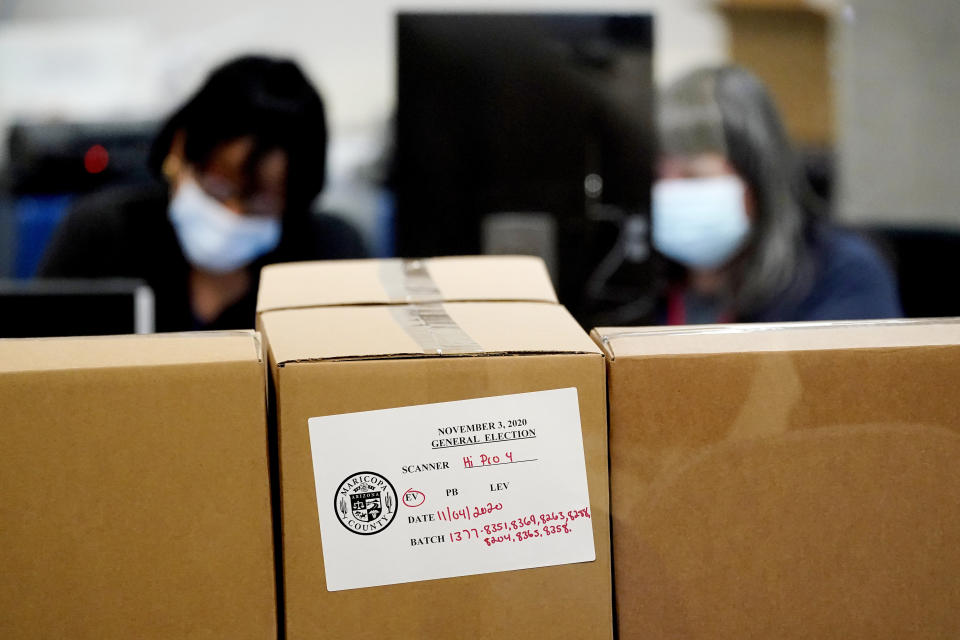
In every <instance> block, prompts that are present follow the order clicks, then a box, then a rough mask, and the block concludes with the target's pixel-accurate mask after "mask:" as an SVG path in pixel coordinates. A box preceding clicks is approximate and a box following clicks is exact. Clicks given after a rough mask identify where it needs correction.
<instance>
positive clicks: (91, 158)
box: [83, 144, 110, 173]
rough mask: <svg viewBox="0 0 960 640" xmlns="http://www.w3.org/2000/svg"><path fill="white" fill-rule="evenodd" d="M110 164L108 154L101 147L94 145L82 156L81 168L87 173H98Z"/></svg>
mask: <svg viewBox="0 0 960 640" xmlns="http://www.w3.org/2000/svg"><path fill="white" fill-rule="evenodd" d="M108 164H110V154H109V153H107V150H106V149H104V148H103V145H99V144H95V145H93V146H92V147H90V148H89V149H87V152H86V153H85V154H83V168H84V169H86V170H87V173H100V172H101V171H103V170H104V169H106V168H107V165H108Z"/></svg>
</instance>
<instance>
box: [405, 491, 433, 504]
mask: <svg viewBox="0 0 960 640" xmlns="http://www.w3.org/2000/svg"><path fill="white" fill-rule="evenodd" d="M426 501H427V496H426V495H424V493H423V491H417V490H416V489H413V488H410V489H407V490H406V491H404V492H403V504H405V505H407V506H408V507H419V506H420V505H422V504H423V503H424V502H426Z"/></svg>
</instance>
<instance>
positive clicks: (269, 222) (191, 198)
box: [39, 56, 365, 331]
mask: <svg viewBox="0 0 960 640" xmlns="http://www.w3.org/2000/svg"><path fill="white" fill-rule="evenodd" d="M326 144H327V131H326V124H325V116H324V108H323V102H322V101H321V99H320V96H319V95H318V94H317V92H316V90H315V89H314V88H313V87H312V86H311V84H310V82H309V81H308V80H307V79H306V77H305V76H304V75H303V73H302V72H301V70H300V69H299V67H298V66H297V65H296V64H295V63H294V62H292V61H290V60H285V59H276V58H268V57H262V56H244V57H241V58H237V59H234V60H232V61H230V62H227V63H226V64H224V65H222V66H220V67H218V68H217V69H215V70H214V71H213V72H212V73H211V74H210V76H209V77H208V78H207V80H206V82H205V83H204V84H203V86H202V87H201V88H200V89H199V90H198V91H197V93H196V94H194V95H193V96H192V97H191V98H190V99H189V100H188V101H187V102H186V103H185V104H184V105H183V106H182V107H181V108H180V109H178V110H177V111H176V112H175V113H174V114H173V115H172V116H170V118H169V119H168V120H167V121H166V123H165V124H164V125H163V126H162V128H161V130H160V132H159V134H158V135H157V137H156V139H155V140H154V142H153V145H152V148H151V151H150V157H149V164H150V168H151V169H152V170H153V172H154V173H155V174H156V175H157V177H158V178H160V179H161V181H162V184H159V185H158V186H157V187H156V188H136V189H121V190H113V191H109V192H106V193H103V194H98V195H95V196H92V197H91V198H89V199H86V200H84V201H81V202H80V203H78V204H77V205H76V206H75V207H73V208H72V210H71V211H70V212H68V214H67V216H66V218H65V219H64V221H63V222H62V223H61V225H60V226H59V228H58V230H57V232H56V233H55V236H54V238H53V240H52V241H51V244H50V247H49V248H48V250H47V253H46V255H45V256H44V259H43V261H42V263H41V267H40V272H39V275H40V276H41V277H61V278H62V277H68V278H69V277H83V278H104V277H131V278H141V279H144V280H146V281H147V283H148V284H149V285H150V286H151V287H152V288H153V290H154V294H155V298H156V327H157V330H158V331H180V330H192V329H234V328H252V327H253V324H254V316H255V307H256V292H257V285H258V278H259V273H260V269H261V267H262V266H263V265H265V264H269V263H273V262H287V261H293V260H306V259H322V258H356V257H364V255H365V251H364V247H363V244H362V241H361V240H360V237H359V234H358V233H357V232H356V231H355V230H354V229H353V227H351V226H350V225H349V224H347V223H346V222H344V221H342V220H340V219H338V218H335V217H333V216H329V215H321V214H313V213H311V203H312V202H313V200H314V199H315V198H316V196H317V195H318V194H319V192H320V190H321V188H322V186H323V180H324V169H325V158H326Z"/></svg>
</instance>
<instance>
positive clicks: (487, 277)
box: [257, 256, 557, 313]
mask: <svg viewBox="0 0 960 640" xmlns="http://www.w3.org/2000/svg"><path fill="white" fill-rule="evenodd" d="M260 278H261V280H260V291H259V295H258V299H257V312H258V313H260V312H263V311H269V310H272V309H292V308H305V307H324V306H333V305H361V304H398V303H406V302H443V301H480V300H488V301H493V300H498V301H506V300H510V301H530V302H553V303H556V302H557V296H556V293H555V292H554V290H553V285H552V284H551V283H550V276H549V274H548V273H547V268H546V266H545V265H544V263H543V260H541V259H540V258H536V257H531V256H463V257H445V258H423V259H418V260H401V259H399V258H396V259H384V260H324V261H319V262H291V263H286V264H275V265H269V266H267V267H265V268H264V269H263V271H262V273H261V276H260Z"/></svg>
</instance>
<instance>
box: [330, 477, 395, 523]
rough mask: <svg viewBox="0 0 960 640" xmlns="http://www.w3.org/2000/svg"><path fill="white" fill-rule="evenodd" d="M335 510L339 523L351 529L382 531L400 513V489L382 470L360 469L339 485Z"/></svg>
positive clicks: (334, 501) (334, 500)
mask: <svg viewBox="0 0 960 640" xmlns="http://www.w3.org/2000/svg"><path fill="white" fill-rule="evenodd" d="M333 510H334V512H335V513H336V514H337V519H338V520H340V524H342V525H343V526H344V527H345V528H346V529H347V530H348V531H350V532H352V533H356V534H359V535H362V536H369V535H373V534H375V533H380V532H381V531H383V530H384V529H386V528H387V527H389V526H390V523H391V522H393V519H394V518H395V517H396V516H397V491H396V489H394V488H393V485H392V484H390V481H389V480H387V479H386V478H384V477H383V476H382V475H380V474H379V473H374V472H373V471H360V472H358V473H355V474H353V475H352V476H350V477H348V478H347V479H346V480H344V481H343V482H341V483H340V486H339V487H337V492H336V494H335V495H334V497H333Z"/></svg>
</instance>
